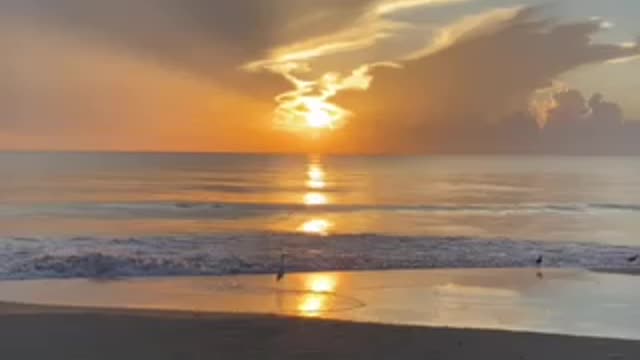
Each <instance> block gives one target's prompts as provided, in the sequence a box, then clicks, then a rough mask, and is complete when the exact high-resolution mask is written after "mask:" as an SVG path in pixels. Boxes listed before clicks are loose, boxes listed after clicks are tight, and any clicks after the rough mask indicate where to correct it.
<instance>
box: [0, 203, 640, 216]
mask: <svg viewBox="0 0 640 360" xmlns="http://www.w3.org/2000/svg"><path fill="white" fill-rule="evenodd" d="M293 212H299V213H314V212H335V213H340V212H343V213H348V212H412V213H431V214H434V213H435V214H442V213H444V214H450V213H453V214H457V213H461V214H470V215H474V214H478V215H506V214H515V215H517V214H534V213H535V214H596V215H597V214H602V213H607V212H616V213H620V212H626V213H638V212H640V204H618V203H567V204H564V203H523V204H519V205H510V204H490V205H475V204H467V205H462V206H461V205H448V204H436V205H394V204H327V205H313V206H309V205H305V204H292V203H237V202H191V201H176V202H137V203H74V204H42V205H38V204H29V205H28V206H27V205H11V206H0V216H14V217H17V216H29V215H36V216H42V215H44V216H78V217H99V218H109V217H116V218H117V217H132V216H134V217H141V218H144V217H147V218H204V217H206V218H213V219H215V218H220V219H224V218H240V217H254V216H262V215H271V214H288V213H293Z"/></svg>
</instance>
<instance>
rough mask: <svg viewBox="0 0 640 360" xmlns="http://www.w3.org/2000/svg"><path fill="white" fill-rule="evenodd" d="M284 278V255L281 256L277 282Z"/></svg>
mask: <svg viewBox="0 0 640 360" xmlns="http://www.w3.org/2000/svg"><path fill="white" fill-rule="evenodd" d="M282 278H284V253H283V254H282V255H280V267H279V268H278V274H277V275H276V281H280V280H282Z"/></svg>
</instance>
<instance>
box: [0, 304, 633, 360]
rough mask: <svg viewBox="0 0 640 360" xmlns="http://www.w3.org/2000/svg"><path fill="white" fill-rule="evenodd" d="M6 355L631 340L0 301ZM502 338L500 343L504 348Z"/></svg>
mask: <svg viewBox="0 0 640 360" xmlns="http://www.w3.org/2000/svg"><path fill="white" fill-rule="evenodd" d="M0 339H2V341H0V353H1V354H2V355H3V357H5V356H6V357H7V358H10V359H25V360H30V359H43V358H46V359H49V360H57V359H65V360H66V359H75V358H83V359H115V358H117V359H123V360H128V359H136V360H145V359H154V360H155V359H204V358H216V359H240V360H242V359H256V358H261V359H285V360H286V359H328V358H334V359H361V358H362V359H389V358H399V359H413V358H436V359H437V358H442V359H447V358H451V359H479V358H487V359H489V358H490V359H495V360H512V359H516V360H517V359H531V360H533V359H548V360H553V359H558V360H560V359H568V358H576V359H581V360H592V359H593V360H596V359H597V360H601V359H633V358H638V356H640V342H634V341H626V340H614V339H605V338H589V337H574V336H561V335H541V334H535V333H527V332H509V331H490V330H469V329H448V328H429V327H416V326H398V325H381V324H371V323H354V322H346V321H335V320H319V319H303V318H292V317H281V316H271V315H246V314H201V313H176V312H162V311H132V310H96V309H86V308H64V307H42V306H28V305H20V304H6V303H0ZM507 344H508V345H507Z"/></svg>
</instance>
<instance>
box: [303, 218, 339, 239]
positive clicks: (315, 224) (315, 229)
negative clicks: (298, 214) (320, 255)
mask: <svg viewBox="0 0 640 360" xmlns="http://www.w3.org/2000/svg"><path fill="white" fill-rule="evenodd" d="M332 227H333V223H331V222H330V221H329V220H326V219H320V218H316V219H311V220H309V221H307V222H305V223H304V224H302V225H300V227H299V228H298V231H301V232H304V233H307V234H312V235H328V234H329V230H331V228H332Z"/></svg>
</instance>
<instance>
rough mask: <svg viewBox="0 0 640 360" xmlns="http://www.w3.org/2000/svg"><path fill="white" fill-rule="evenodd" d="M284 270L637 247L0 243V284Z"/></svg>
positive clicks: (625, 255) (624, 253)
mask: <svg viewBox="0 0 640 360" xmlns="http://www.w3.org/2000/svg"><path fill="white" fill-rule="evenodd" d="M282 253H285V254H286V257H285V258H286V269H287V271H296V272H297V271H329V270H385V269H425V268H508V267H534V266H535V260H536V259H537V258H538V256H541V255H542V256H543V258H544V265H545V266H548V267H554V268H587V269H599V270H606V269H615V270H616V271H619V270H624V269H628V270H633V269H636V268H637V266H638V265H637V264H635V263H633V262H630V261H629V258H630V257H632V256H633V255H635V254H638V253H640V248H638V247H622V246H605V245H596V244H586V243H550V242H536V241H516V240H510V239H471V238H455V237H446V238H433V237H430V238H424V237H390V236H380V235H350V236H337V235H336V236H329V237H316V236H307V235H284V234H282V235H281V234H244V235H241V234H235V235H215V236H198V237H187V236H184V237H143V238H125V239H112V238H95V237H75V238H66V239H42V238H8V239H0V279H36V278H77V277H80V278H113V277H146V276H192V275H229V274H261V273H273V272H276V271H277V270H278V268H279V266H280V255H281V254H282Z"/></svg>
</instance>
